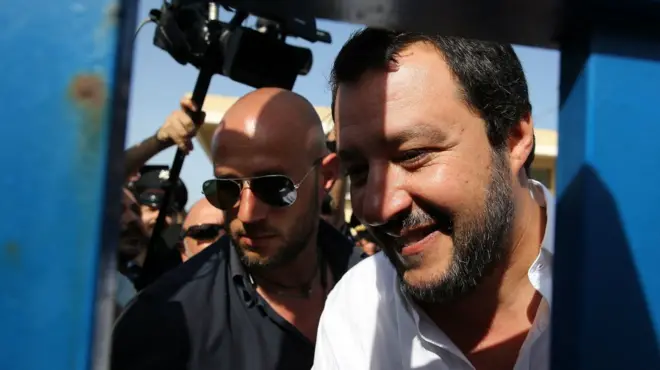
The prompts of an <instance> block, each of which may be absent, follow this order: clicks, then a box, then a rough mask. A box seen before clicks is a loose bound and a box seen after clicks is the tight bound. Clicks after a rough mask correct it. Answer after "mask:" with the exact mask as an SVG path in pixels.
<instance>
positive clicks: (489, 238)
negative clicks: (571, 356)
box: [314, 28, 554, 370]
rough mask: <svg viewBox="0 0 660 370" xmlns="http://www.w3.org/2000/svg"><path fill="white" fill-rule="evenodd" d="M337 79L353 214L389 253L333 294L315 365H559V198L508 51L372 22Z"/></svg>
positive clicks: (342, 57)
mask: <svg viewBox="0 0 660 370" xmlns="http://www.w3.org/2000/svg"><path fill="white" fill-rule="evenodd" d="M331 76H332V77H331V80H332V98H333V99H332V112H333V115H334V119H335V122H336V125H337V134H338V141H337V145H338V154H339V156H340V157H341V160H342V162H343V165H344V167H345V168H346V172H347V174H348V175H349V178H350V192H351V203H352V206H353V210H354V212H355V213H356V215H357V217H358V218H359V219H360V220H361V221H362V222H363V223H364V224H365V225H367V226H368V227H369V229H370V231H371V232H372V233H373V234H374V235H375V236H376V237H377V239H378V241H379V244H380V246H381V247H382V248H383V252H384V253H377V254H376V255H374V256H373V257H371V258H367V259H365V260H364V261H363V262H362V263H360V264H359V265H358V266H356V267H355V268H353V269H351V270H350V271H349V272H348V273H347V274H346V275H345V276H344V278H343V279H342V281H340V282H339V284H338V285H337V286H336V287H335V289H334V290H333V292H332V294H331V295H330V297H328V301H327V303H326V307H325V310H324V312H323V316H322V318H321V323H320V325H319V332H318V337H319V341H318V342H317V347H316V357H315V360H314V369H315V370H324V369H379V370H389V369H392V370H394V369H396V370H399V369H422V368H425V369H431V368H433V369H456V370H459V369H466V370H467V369H515V370H527V369H530V370H531V369H534V370H540V369H548V368H549V344H550V333H549V328H550V305H551V299H552V259H553V257H552V256H553V248H554V239H553V238H554V235H553V230H554V226H553V221H554V200H553V197H552V195H551V193H550V191H549V190H548V189H547V188H545V187H544V186H543V185H542V184H541V183H539V182H537V181H534V180H532V179H530V178H529V177H528V169H529V166H530V164H531V160H530V158H532V157H533V151H534V125H533V122H532V107H531V104H530V101H529V92H528V88H527V82H526V79H525V75H524V72H523V69H522V66H521V64H520V60H519V59H518V57H517V56H516V54H515V52H514V50H513V48H512V47H511V45H502V44H497V43H493V42H485V41H478V40H469V39H464V38H458V37H448V36H442V35H437V34H431V33H416V32H396V31H387V30H378V29H371V28H368V29H366V30H363V31H361V32H358V33H357V34H355V35H354V36H353V37H352V38H351V39H350V40H349V41H348V42H347V43H346V44H345V45H344V46H343V48H342V49H341V51H340V52H339V55H338V56H337V58H336V60H335V62H334V66H333V70H332V74H331Z"/></svg>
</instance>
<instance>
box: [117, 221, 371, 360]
mask: <svg viewBox="0 0 660 370" xmlns="http://www.w3.org/2000/svg"><path fill="white" fill-rule="evenodd" d="M318 244H319V247H320V248H321V252H322V253H323V256H324V259H325V261H327V264H328V266H329V268H330V271H332V274H333V277H334V278H335V280H339V279H340V278H341V277H342V276H343V275H344V273H345V272H346V271H347V270H348V269H349V268H350V267H352V266H353V265H354V264H356V263H357V262H359V260H360V250H359V248H355V247H354V245H353V244H352V243H350V242H349V241H348V240H347V239H346V238H345V237H344V236H342V235H341V234H340V233H339V232H338V231H336V230H335V229H334V228H333V227H332V226H330V225H328V224H326V223H325V222H323V221H321V223H320V226H319V233H318ZM112 345H113V349H112V357H111V362H112V364H111V368H112V369H113V370H133V369H135V370H138V369H139V370H150V369H153V370H169V369H172V370H183V369H187V370H218V369H231V370H241V369H246V370H261V369H286V370H296V369H305V370H309V369H310V368H311V367H312V363H313V360H314V344H313V343H312V342H311V341H309V340H308V339H307V338H306V337H305V336H303V335H302V333H300V332H299V331H298V330H297V329H296V328H295V327H294V326H293V325H291V324H290V323H289V322H287V321H286V320H284V319H283V318H282V317H280V316H279V315H278V314H277V313H276V312H275V311H274V310H273V309H272V308H270V306H269V305H268V303H266V302H265V300H263V299H262V298H261V297H260V296H259V295H258V294H257V293H256V291H255V290H254V288H253V287H252V284H250V282H249V278H248V277H247V275H246V273H245V271H244V269H243V266H242V265H241V263H240V261H239V258H238V256H237V254H236V251H235V250H234V248H233V247H232V246H231V242H230V239H229V238H228V237H223V238H222V239H220V240H219V241H218V242H217V243H215V244H213V245H211V246H209V247H208V248H206V249H205V250H204V251H202V252H200V253H199V254H197V255H196V256H195V257H193V258H191V259H190V260H188V261H187V262H186V263H184V264H182V265H181V266H179V267H177V268H176V269H174V270H172V271H170V272H169V273H167V274H166V275H164V276H163V277H162V278H161V279H160V280H158V281H156V282H155V283H154V284H152V285H151V286H149V287H148V288H146V289H145V290H143V291H142V292H141V293H140V294H139V295H138V297H137V298H136V299H135V300H133V302H132V303H131V304H130V305H129V306H128V307H127V309H126V311H125V312H124V313H123V314H122V316H121V317H120V318H119V320H118V322H117V324H116V325H115V328H114V332H113V338H112Z"/></svg>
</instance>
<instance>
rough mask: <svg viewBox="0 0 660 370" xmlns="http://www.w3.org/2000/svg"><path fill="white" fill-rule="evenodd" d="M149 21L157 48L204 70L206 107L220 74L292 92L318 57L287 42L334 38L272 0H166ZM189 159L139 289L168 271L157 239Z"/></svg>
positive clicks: (199, 94)
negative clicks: (251, 20)
mask: <svg viewBox="0 0 660 370" xmlns="http://www.w3.org/2000/svg"><path fill="white" fill-rule="evenodd" d="M220 9H224V10H225V11H227V12H230V13H233V16H232V18H231V20H230V21H229V22H222V21H220ZM250 15H252V16H254V17H256V24H255V28H249V27H245V26H243V23H244V22H245V21H246V20H248V17H250ZM149 21H153V22H154V23H156V25H157V28H156V33H155V35H154V45H156V46H157V47H159V48H161V49H163V50H165V51H167V52H168V53H169V54H170V55H171V56H172V57H173V58H174V59H175V60H176V61H177V62H179V63H180V64H182V65H186V64H188V63H190V64H192V65H194V66H195V67H196V68H198V69H199V76H198V78H197V82H196V84H195V88H194V90H193V95H192V101H193V102H194V103H195V105H196V106H197V107H199V108H200V109H201V107H202V106H203V103H204V99H205V98H206V94H207V92H208V89H209V85H210V84H211V78H212V77H213V75H214V74H219V75H224V76H227V77H229V78H231V79H232V80H234V81H237V82H240V83H243V84H246V85H249V86H252V87H255V88H260V87H280V88H283V89H289V90H290V89H292V88H293V85H294V83H295V81H296V78H297V77H298V75H306V74H307V73H308V72H309V71H310V69H311V67H312V61H313V58H312V52H311V51H310V50H309V49H306V48H302V47H297V46H293V45H289V44H287V43H286V38H287V37H300V38H302V39H305V40H307V41H309V42H317V41H320V42H324V43H330V42H331V37H330V34H328V33H327V32H325V31H321V30H318V29H317V28H316V20H315V19H314V18H313V17H308V18H301V17H292V16H291V15H285V14H282V13H281V12H280V11H279V10H278V9H277V4H276V2H272V1H270V2H269V1H249V0H244V1H241V0H221V1H213V2H209V1H199V0H179V1H176V0H175V1H172V2H167V1H164V2H163V6H162V7H161V8H160V9H153V10H151V12H150V13H149ZM189 115H190V116H191V118H192V119H193V121H195V123H196V124H197V125H201V124H203V122H201V118H200V117H201V116H199V115H194V114H193V112H189ZM184 159H185V154H184V153H183V152H182V151H181V150H177V152H176V155H175V157H174V162H173V164H172V167H171V169H170V181H169V184H167V185H166V186H165V189H164V190H165V194H164V197H163V201H162V203H161V206H160V211H159V214H158V218H157V220H156V224H155V226H154V230H153V234H152V236H151V240H150V242H149V247H148V250H147V257H146V260H145V262H144V266H143V268H142V272H141V276H140V278H139V281H138V282H136V287H137V288H138V289H141V288H143V287H145V286H147V285H148V284H150V283H151V282H153V281H154V280H156V279H157V278H158V277H159V276H160V275H162V274H163V273H164V272H165V271H164V270H165V269H164V267H163V266H161V264H159V263H158V260H159V256H160V255H161V254H162V251H159V250H158V248H159V247H158V246H159V245H161V244H160V243H157V240H158V238H160V237H161V234H162V232H163V227H164V225H165V217H166V213H167V212H166V210H167V207H168V206H169V203H170V200H171V197H172V189H173V187H172V186H171V184H174V183H176V182H177V181H178V179H179V175H180V173H181V167H182V166H183V161H184Z"/></svg>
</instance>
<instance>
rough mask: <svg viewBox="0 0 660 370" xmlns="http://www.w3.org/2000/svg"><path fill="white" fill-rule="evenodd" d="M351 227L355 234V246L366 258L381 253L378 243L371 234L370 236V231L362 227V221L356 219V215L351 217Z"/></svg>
mask: <svg viewBox="0 0 660 370" xmlns="http://www.w3.org/2000/svg"><path fill="white" fill-rule="evenodd" d="M349 226H350V228H351V230H352V232H353V234H354V235H353V239H354V240H355V245H356V246H357V247H358V248H360V249H362V252H363V253H364V255H365V257H368V256H373V255H374V254H376V253H378V252H379V251H380V247H379V246H378V242H377V241H376V240H375V238H374V237H373V236H372V235H371V234H369V230H367V228H366V227H365V226H364V225H362V223H361V222H360V220H358V218H357V217H355V214H352V215H351V222H350V223H349Z"/></svg>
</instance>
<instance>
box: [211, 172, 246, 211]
mask: <svg viewBox="0 0 660 370" xmlns="http://www.w3.org/2000/svg"><path fill="white" fill-rule="evenodd" d="M202 191H203V192H204V196H206V199H207V200H208V201H209V203H211V204H212V205H213V206H214V207H216V208H219V209H222V210H227V209H230V208H231V207H233V206H234V205H236V202H238V199H239V198H240V196H241V186H240V185H239V184H238V183H237V182H235V181H232V180H220V179H215V180H208V181H205V182H204V184H203V185H202Z"/></svg>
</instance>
